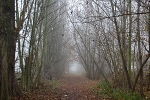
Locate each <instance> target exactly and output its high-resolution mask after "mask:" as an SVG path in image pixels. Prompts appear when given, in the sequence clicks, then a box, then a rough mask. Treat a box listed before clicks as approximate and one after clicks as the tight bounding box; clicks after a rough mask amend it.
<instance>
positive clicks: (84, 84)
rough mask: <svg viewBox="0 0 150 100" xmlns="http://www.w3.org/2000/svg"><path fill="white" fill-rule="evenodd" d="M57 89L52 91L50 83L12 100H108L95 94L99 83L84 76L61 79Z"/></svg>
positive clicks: (68, 76) (69, 76) (67, 76)
mask: <svg viewBox="0 0 150 100" xmlns="http://www.w3.org/2000/svg"><path fill="white" fill-rule="evenodd" d="M58 81H59V83H60V84H59V85H58V86H57V88H55V89H52V85H51V84H49V83H46V84H43V85H41V86H40V87H39V88H37V89H31V90H30V91H28V92H24V93H23V97H15V98H12V99H11V100H106V99H100V98H99V97H97V96H96V95H94V93H93V89H92V87H93V86H94V85H95V84H96V83H97V82H98V81H95V80H89V79H87V78H85V77H82V76H77V75H66V76H65V77H63V78H61V79H60V80H58Z"/></svg>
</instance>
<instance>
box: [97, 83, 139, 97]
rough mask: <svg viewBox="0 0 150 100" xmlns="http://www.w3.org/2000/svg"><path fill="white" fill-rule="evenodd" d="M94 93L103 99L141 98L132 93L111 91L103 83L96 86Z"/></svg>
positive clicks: (111, 89) (107, 84) (109, 87)
mask: <svg viewBox="0 0 150 100" xmlns="http://www.w3.org/2000/svg"><path fill="white" fill-rule="evenodd" d="M96 88H97V90H96V91H95V93H96V94H97V95H99V96H102V97H103V98H111V99H113V100H141V96H140V95H139V94H138V93H136V92H132V91H128V92H127V91H124V90H121V89H119V88H116V89H113V88H112V87H111V85H110V84H109V83H107V82H105V81H102V82H99V83H98V84H97V85H96Z"/></svg>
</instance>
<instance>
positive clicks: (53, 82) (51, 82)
mask: <svg viewBox="0 0 150 100" xmlns="http://www.w3.org/2000/svg"><path fill="white" fill-rule="evenodd" d="M47 83H48V84H49V85H50V88H51V89H55V88H57V87H58V85H59V84H60V82H59V81H58V80H47Z"/></svg>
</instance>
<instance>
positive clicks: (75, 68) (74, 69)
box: [69, 61, 85, 75]
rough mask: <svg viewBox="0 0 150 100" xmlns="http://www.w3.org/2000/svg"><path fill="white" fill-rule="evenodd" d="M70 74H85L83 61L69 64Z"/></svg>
mask: <svg viewBox="0 0 150 100" xmlns="http://www.w3.org/2000/svg"><path fill="white" fill-rule="evenodd" d="M69 74H74V75H85V70H84V68H83V66H82V64H81V63H79V62H77V61H73V62H71V63H70V65H69Z"/></svg>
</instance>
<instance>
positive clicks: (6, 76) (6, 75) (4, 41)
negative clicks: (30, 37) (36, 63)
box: [0, 0, 21, 100]
mask: <svg viewBox="0 0 150 100" xmlns="http://www.w3.org/2000/svg"><path fill="white" fill-rule="evenodd" d="M0 2H1V4H0V14H1V16H0V17H1V18H0V22H1V23H0V27H1V31H0V37H1V39H0V42H1V43H0V46H1V47H2V48H1V50H0V51H1V54H0V55H1V56H0V60H1V61H0V62H2V64H1V67H0V68H1V70H2V71H1V77H2V78H1V82H0V83H1V100H7V99H8V97H9V96H19V95H21V92H20V91H19V90H20V89H19V87H18V85H17V81H16V79H15V49H16V36H17V34H16V33H15V0H0ZM4 94H5V95H4Z"/></svg>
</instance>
